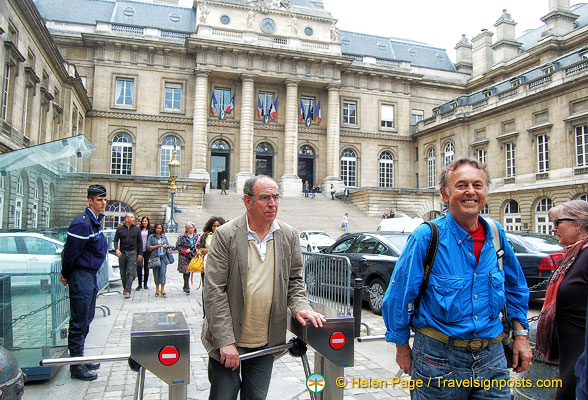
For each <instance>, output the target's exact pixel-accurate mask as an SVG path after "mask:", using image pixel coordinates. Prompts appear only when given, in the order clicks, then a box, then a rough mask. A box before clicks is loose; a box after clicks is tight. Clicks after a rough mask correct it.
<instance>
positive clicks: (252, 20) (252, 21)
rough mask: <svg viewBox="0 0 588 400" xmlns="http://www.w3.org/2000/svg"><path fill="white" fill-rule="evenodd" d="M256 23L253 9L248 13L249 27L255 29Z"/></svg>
mask: <svg viewBox="0 0 588 400" xmlns="http://www.w3.org/2000/svg"><path fill="white" fill-rule="evenodd" d="M254 25H255V11H253V10H251V11H249V13H248V14H247V29H253V26H254Z"/></svg>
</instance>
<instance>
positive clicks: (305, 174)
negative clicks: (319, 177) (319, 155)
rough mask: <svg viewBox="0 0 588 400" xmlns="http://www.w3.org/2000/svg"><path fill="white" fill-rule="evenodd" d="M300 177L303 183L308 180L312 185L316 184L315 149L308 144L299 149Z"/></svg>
mask: <svg viewBox="0 0 588 400" xmlns="http://www.w3.org/2000/svg"><path fill="white" fill-rule="evenodd" d="M298 177H300V179H302V183H304V182H306V181H308V184H309V185H310V186H311V187H312V185H314V150H313V149H312V147H310V146H309V145H307V144H305V145H303V146H302V147H300V149H299V150H298Z"/></svg>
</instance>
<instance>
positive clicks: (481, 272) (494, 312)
mask: <svg viewBox="0 0 588 400" xmlns="http://www.w3.org/2000/svg"><path fill="white" fill-rule="evenodd" d="M489 184H490V178H489V176H488V173H487V172H486V170H485V168H484V167H483V166H482V165H480V164H479V163H478V162H477V161H475V160H471V159H467V158H462V159H459V160H457V161H455V162H454V163H452V164H451V165H449V166H448V167H446V168H445V169H444V170H443V171H442V173H441V178H440V191H441V196H442V198H443V201H444V202H445V203H446V204H447V205H448V208H449V212H448V213H447V215H445V216H443V217H441V218H438V219H436V220H434V221H432V222H433V223H434V225H428V224H423V225H421V226H420V227H419V228H417V229H416V230H415V231H414V232H413V234H412V235H411V236H410V238H409V239H408V242H407V244H406V246H405V248H404V250H403V252H402V254H401V256H400V258H399V260H398V262H397V263H396V267H395V269H394V273H393V275H392V278H391V280H390V285H389V287H388V290H387V292H386V295H385V297H384V303H383V306H382V314H383V317H384V322H385V323H386V340H387V341H389V342H393V343H395V344H396V362H397V363H398V365H399V366H400V368H402V369H403V370H404V371H405V372H406V373H408V374H410V375H411V376H412V379H417V380H421V381H423V385H422V387H417V388H416V389H415V390H414V391H412V392H411V396H412V398H416V399H437V398H449V397H447V396H450V397H451V398H456V399H462V398H464V399H465V398H471V397H476V398H478V397H479V398H503V399H505V400H506V399H510V389H509V387H508V386H507V381H508V379H510V373H509V370H508V369H507V360H506V357H505V355H504V348H503V344H502V339H503V330H504V327H503V324H502V322H501V320H500V312H501V311H502V310H503V307H504V305H505V302H506V309H507V311H508V319H509V324H510V326H511V327H512V328H513V336H514V345H513V356H512V361H513V366H514V368H513V369H514V371H515V372H522V371H524V370H525V369H527V368H528V367H529V365H530V361H531V358H532V352H531V348H530V345H529V341H528V339H527V335H528V329H529V324H528V322H527V311H528V303H529V289H528V288H527V284H526V280H525V276H524V274H523V271H522V269H521V266H520V264H519V262H518V260H517V258H516V257H515V255H514V252H513V250H512V248H511V247H510V245H509V244H508V242H507V239H506V236H505V234H504V231H503V230H502V228H501V227H500V226H499V225H498V224H497V223H495V222H494V221H486V220H484V219H483V218H482V217H480V215H479V213H480V211H481V210H482V208H484V206H485V205H486V200H487V190H488V186H489ZM492 225H495V227H494V228H493V226H492ZM493 231H495V232H496V234H497V235H496V236H498V237H499V240H498V238H496V239H497V240H496V242H494V240H493V239H494V236H495V234H494V233H493ZM495 243H499V244H500V246H499V247H497V246H496V245H495ZM430 244H431V248H430V250H429V245H430ZM428 250H429V251H428ZM499 257H502V260H500V261H499ZM425 260H426V262H425ZM425 264H427V265H430V268H425ZM411 327H412V328H413V329H414V331H415V338H414V342H413V348H412V349H411V347H410V345H409V343H408V340H409V338H410V328H411ZM470 379H472V381H471V382H473V381H478V385H476V384H472V385H467V384H463V383H464V382H467V381H470ZM480 380H485V381H486V383H484V385H482V383H483V382H480ZM500 381H503V382H504V385H500ZM486 385H492V386H491V387H488V386H486ZM417 386H418V385H417Z"/></svg>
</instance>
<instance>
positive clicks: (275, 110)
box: [269, 97, 278, 119]
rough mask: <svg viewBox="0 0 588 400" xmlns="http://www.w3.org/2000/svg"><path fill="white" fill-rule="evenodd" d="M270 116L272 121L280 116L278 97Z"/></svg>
mask: <svg viewBox="0 0 588 400" xmlns="http://www.w3.org/2000/svg"><path fill="white" fill-rule="evenodd" d="M269 116H270V118H271V119H276V117H277V116H278V98H277V97H276V100H275V101H274V102H273V104H272V106H271V108H270V112H269Z"/></svg>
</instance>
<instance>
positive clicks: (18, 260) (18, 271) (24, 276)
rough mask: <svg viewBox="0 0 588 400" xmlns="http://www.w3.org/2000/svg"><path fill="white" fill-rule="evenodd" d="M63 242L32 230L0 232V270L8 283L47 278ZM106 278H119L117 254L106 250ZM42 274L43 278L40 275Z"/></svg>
mask: <svg viewBox="0 0 588 400" xmlns="http://www.w3.org/2000/svg"><path fill="white" fill-rule="evenodd" d="M63 246H64V243H63V242H61V241H59V240H56V239H53V238H51V237H48V236H45V235H41V234H40V233H33V232H6V233H0V274H1V273H6V274H10V275H12V278H11V285H12V286H31V285H33V284H36V282H37V279H36V278H35V277H37V278H39V280H38V281H39V282H41V280H42V279H48V277H49V273H50V272H51V264H52V263H53V262H54V261H59V260H60V259H61V252H62V251H63ZM108 261H109V269H108V279H109V281H111V282H113V281H116V280H119V279H120V274H118V258H117V257H116V256H115V255H112V254H108ZM43 276H45V278H43Z"/></svg>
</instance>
